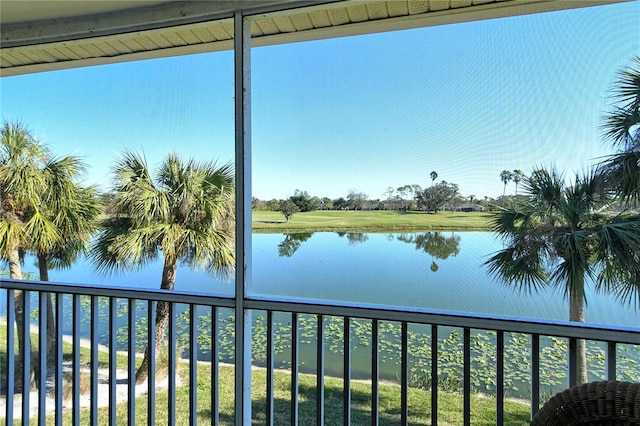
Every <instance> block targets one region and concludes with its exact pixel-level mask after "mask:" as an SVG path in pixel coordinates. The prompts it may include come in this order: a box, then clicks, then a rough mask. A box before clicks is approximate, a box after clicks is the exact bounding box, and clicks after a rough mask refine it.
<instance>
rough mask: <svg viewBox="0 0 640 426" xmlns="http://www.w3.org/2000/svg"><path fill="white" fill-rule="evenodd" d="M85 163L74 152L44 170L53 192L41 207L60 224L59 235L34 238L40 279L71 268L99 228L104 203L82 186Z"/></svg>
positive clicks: (50, 329)
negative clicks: (53, 270) (81, 180)
mask: <svg viewBox="0 0 640 426" xmlns="http://www.w3.org/2000/svg"><path fill="white" fill-rule="evenodd" d="M84 169H85V167H84V164H83V163H82V162H81V161H80V160H79V159H78V158H77V157H72V156H67V157H63V158H61V159H51V160H49V161H47V162H46V163H45V164H44V169H43V172H44V174H45V178H46V181H47V182H48V185H47V186H48V189H49V193H48V196H47V197H46V199H45V200H43V201H45V203H43V204H42V205H41V206H40V207H41V210H42V212H43V214H44V215H46V216H47V217H48V218H49V220H51V222H52V223H53V224H54V225H55V226H56V228H57V230H58V234H57V235H56V236H53V235H50V234H44V235H39V236H36V238H33V239H31V241H30V246H29V248H30V250H31V251H33V252H34V253H35V255H36V257H37V259H38V269H39V272H40V281H49V269H62V268H70V267H71V265H73V263H74V262H75V260H76V259H77V257H78V255H79V254H81V253H82V254H86V250H87V247H88V245H89V239H90V237H91V235H92V234H94V233H95V232H96V231H97V228H98V226H97V225H98V220H97V219H98V216H99V215H100V214H101V213H102V204H101V203H100V202H99V200H98V197H97V190H96V188H95V187H93V186H90V187H82V186H80V185H79V184H78V183H77V179H78V178H79V177H80V176H81V175H82V174H83V173H84ZM52 297H53V295H50V296H49V297H48V298H47V364H48V366H52V365H53V363H54V362H55V335H56V332H55V329H56V323H55V317H54V315H53V302H52Z"/></svg>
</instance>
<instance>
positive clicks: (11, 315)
mask: <svg viewBox="0 0 640 426" xmlns="http://www.w3.org/2000/svg"><path fill="white" fill-rule="evenodd" d="M15 321H16V300H15V290H11V289H10V290H8V291H7V355H8V356H7V401H6V405H5V408H6V410H5V411H6V413H5V414H6V419H7V421H8V422H11V423H9V424H13V394H14V393H15V384H16V371H15V368H16V363H15V356H13V355H14V348H15V344H16V342H15V335H14V328H13V325H14V323H15Z"/></svg>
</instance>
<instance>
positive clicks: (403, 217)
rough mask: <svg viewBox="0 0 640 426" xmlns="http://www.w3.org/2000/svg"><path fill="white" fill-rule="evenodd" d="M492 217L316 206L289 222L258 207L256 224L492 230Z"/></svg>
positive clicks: (258, 227) (284, 228)
mask: <svg viewBox="0 0 640 426" xmlns="http://www.w3.org/2000/svg"><path fill="white" fill-rule="evenodd" d="M490 220H491V213H487V212H438V213H424V212H417V211H410V212H404V211H394V210H365V211H362V210H357V211H353V210H315V211H310V212H304V213H303V212H301V213H296V214H294V215H293V217H292V218H291V219H290V220H289V222H287V221H286V220H285V219H284V216H283V215H282V213H280V212H274V211H254V212H253V216H252V227H253V232H255V233H282V232H289V233H295V232H324V231H327V232H336V231H337V232H386V231H390V232H401V231H411V232H419V231H424V232H429V231H489V230H490Z"/></svg>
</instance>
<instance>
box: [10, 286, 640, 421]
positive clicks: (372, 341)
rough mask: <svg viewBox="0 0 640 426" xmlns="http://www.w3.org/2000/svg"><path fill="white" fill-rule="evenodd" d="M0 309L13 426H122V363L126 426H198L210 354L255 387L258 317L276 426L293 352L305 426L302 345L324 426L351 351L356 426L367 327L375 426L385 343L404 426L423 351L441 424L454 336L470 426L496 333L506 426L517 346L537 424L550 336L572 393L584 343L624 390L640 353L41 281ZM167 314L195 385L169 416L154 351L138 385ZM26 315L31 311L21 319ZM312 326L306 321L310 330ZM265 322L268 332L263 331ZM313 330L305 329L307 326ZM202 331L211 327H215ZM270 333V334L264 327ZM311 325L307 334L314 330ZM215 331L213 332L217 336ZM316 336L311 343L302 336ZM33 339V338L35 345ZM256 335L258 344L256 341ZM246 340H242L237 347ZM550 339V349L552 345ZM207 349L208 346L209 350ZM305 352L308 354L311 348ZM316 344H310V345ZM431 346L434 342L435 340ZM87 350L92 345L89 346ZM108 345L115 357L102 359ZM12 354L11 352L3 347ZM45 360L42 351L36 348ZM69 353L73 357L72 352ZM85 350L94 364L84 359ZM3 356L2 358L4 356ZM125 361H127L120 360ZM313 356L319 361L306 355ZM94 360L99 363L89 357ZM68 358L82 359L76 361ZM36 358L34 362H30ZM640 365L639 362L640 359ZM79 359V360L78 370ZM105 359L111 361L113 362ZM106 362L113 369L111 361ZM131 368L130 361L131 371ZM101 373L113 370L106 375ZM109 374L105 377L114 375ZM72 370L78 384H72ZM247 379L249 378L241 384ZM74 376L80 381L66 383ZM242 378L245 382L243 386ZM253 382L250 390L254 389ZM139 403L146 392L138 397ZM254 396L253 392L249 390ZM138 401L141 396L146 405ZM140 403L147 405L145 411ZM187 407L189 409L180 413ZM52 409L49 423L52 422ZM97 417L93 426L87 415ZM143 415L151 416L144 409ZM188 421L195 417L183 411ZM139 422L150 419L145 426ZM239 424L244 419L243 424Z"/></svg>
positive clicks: (509, 324) (478, 322)
mask: <svg viewBox="0 0 640 426" xmlns="http://www.w3.org/2000/svg"><path fill="white" fill-rule="evenodd" d="M0 284H1V286H0V287H1V290H0V306H3V307H4V309H5V310H4V311H3V312H1V316H2V317H3V319H4V320H5V322H6V325H5V326H4V328H5V329H6V330H5V333H6V336H7V338H6V347H5V348H4V352H5V357H4V359H3V360H2V365H0V382H1V383H0V387H1V392H0V396H1V398H3V399H4V402H5V409H4V412H3V413H0V417H5V419H6V423H7V424H8V425H12V424H14V419H22V424H29V423H30V421H37V423H38V424H44V422H45V419H46V418H47V416H50V417H53V418H54V420H55V424H57V425H62V424H68V423H72V424H87V423H86V420H81V419H85V418H89V424H92V425H93V424H98V419H99V417H100V416H106V417H107V418H108V423H109V424H111V425H115V424H116V422H117V418H118V412H117V410H118V404H117V401H118V399H117V395H116V392H117V384H118V381H119V380H120V381H122V379H121V378H120V379H119V378H118V371H117V370H118V362H119V360H118V358H117V357H118V356H122V355H123V354H124V357H125V358H126V370H127V396H126V398H125V400H124V402H122V403H121V404H120V405H121V406H126V413H127V423H128V424H135V423H136V403H137V401H140V398H143V403H144V405H146V422H147V424H150V425H151V424H156V422H157V415H158V413H162V415H163V418H164V416H165V413H166V417H167V419H168V424H169V425H174V424H184V422H182V421H180V420H183V419H177V412H178V408H179V404H188V410H187V411H188V416H189V421H188V423H189V424H196V422H197V419H198V416H199V413H198V392H195V391H193V392H189V393H188V395H189V397H188V401H186V402H184V401H180V402H178V401H177V398H176V390H177V389H179V388H180V386H189V389H196V388H197V387H198V368H197V367H198V362H197V361H198V359H199V357H202V356H203V347H204V346H206V352H207V354H206V355H207V356H208V358H210V359H211V360H212V361H214V360H221V359H222V360H226V361H228V362H230V363H234V364H235V371H236V373H237V374H239V375H240V376H241V377H242V381H243V382H245V383H246V382H249V383H250V382H251V380H250V377H251V376H250V374H251V368H246V367H244V366H243V365H242V363H241V362H235V359H237V354H236V353H235V352H234V351H235V348H236V346H237V341H236V340H237V339H238V338H239V337H238V336H237V335H235V332H234V330H235V327H236V326H237V324H238V322H240V323H243V324H247V322H246V319H247V317H251V316H252V315H253V322H249V327H248V329H246V330H244V333H243V335H244V336H243V338H245V339H246V338H247V337H249V340H247V342H248V344H246V345H244V346H243V347H244V350H245V351H247V353H246V354H245V356H244V357H243V358H246V359H250V360H253V361H254V363H255V362H257V361H256V357H255V356H254V357H252V354H251V351H252V346H254V350H255V345H252V343H251V342H252V339H251V337H253V341H263V342H264V347H263V348H261V349H260V351H264V353H265V357H264V359H263V360H260V361H259V362H260V365H263V366H264V367H265V369H266V385H265V387H266V400H265V401H264V405H265V409H264V411H265V412H264V417H265V418H266V423H267V424H270V425H272V424H278V420H276V419H275V417H274V401H275V397H274V389H275V387H274V375H275V372H276V371H277V369H278V367H282V366H278V365H276V364H277V363H276V361H275V359H276V356H275V354H276V353H277V352H279V353H281V352H283V351H284V352H286V353H287V358H288V362H287V363H285V366H286V368H287V369H288V371H290V372H291V392H290V407H289V410H288V411H289V414H288V422H290V423H291V424H298V419H299V395H300V390H299V377H300V376H301V374H302V372H301V371H300V367H301V366H302V363H301V361H300V355H299V351H300V348H301V347H302V345H303V344H304V345H307V346H308V345H312V346H315V347H314V348H313V351H314V352H315V357H316V362H315V366H314V367H313V368H312V369H311V371H308V370H309V369H307V372H310V373H312V374H315V377H316V387H315V403H316V407H315V417H316V422H317V424H324V423H325V415H326V412H325V410H326V409H327V405H326V401H325V399H324V394H325V389H324V381H325V377H326V375H327V373H326V354H327V348H326V345H327V341H328V340H329V339H334V340H335V339H337V340H339V341H340V343H341V345H342V349H341V357H342V371H341V373H340V374H339V375H340V376H342V383H343V389H342V391H343V392H342V407H341V411H342V418H343V423H344V424H345V425H348V424H350V423H351V421H352V413H351V406H352V400H351V386H352V376H353V375H352V370H351V369H352V366H353V363H354V360H353V359H352V357H353V354H354V347H355V346H357V345H355V344H354V342H353V339H354V334H353V330H354V329H355V327H357V326H358V325H360V326H361V325H362V323H363V322H364V323H366V328H364V330H366V333H365V334H366V339H367V342H368V343H369V344H368V346H367V348H370V351H371V352H370V378H371V388H370V412H371V424H374V425H375V424H378V421H379V418H378V412H379V408H380V407H379V391H380V374H381V369H380V368H381V365H382V364H381V362H382V360H381V357H382V356H384V354H385V352H384V348H385V347H386V346H385V344H387V343H388V342H386V340H388V339H399V342H398V344H399V345H398V348H399V349H398V353H397V354H395V353H394V354H395V355H393V356H394V357H395V356H397V359H396V362H397V363H398V365H399V366H400V374H399V377H398V384H399V389H400V407H399V408H400V411H399V413H400V414H399V421H400V423H401V424H408V419H409V411H410V406H409V398H408V393H409V389H410V387H411V383H410V382H411V380H412V378H411V372H410V364H411V362H416V359H415V358H416V357H417V355H415V351H416V350H417V349H420V350H422V351H423V352H422V353H424V351H427V352H428V353H429V354H430V356H429V357H428V358H429V359H421V360H420V362H424V363H425V364H426V365H428V366H429V367H430V373H429V374H428V375H427V377H424V379H425V381H424V383H428V384H429V389H428V390H429V391H430V399H431V401H430V413H424V414H425V416H430V417H431V424H433V425H435V424H437V423H438V413H439V409H438V395H439V392H441V391H440V389H439V383H440V382H441V379H442V378H441V377H439V376H438V371H439V369H440V370H442V368H441V367H442V363H443V362H444V361H443V360H442V359H439V358H441V357H442V355H439V354H442V353H443V352H442V351H443V350H444V348H442V345H443V339H441V338H438V336H439V333H441V332H442V331H443V330H450V328H451V327H453V328H455V329H460V330H461V333H460V334H461V336H462V337H461V341H460V344H461V346H462V350H461V358H462V361H461V378H460V381H461V390H462V392H461V393H462V399H463V419H464V424H470V421H471V397H472V395H473V393H474V392H475V391H476V389H474V387H473V386H472V377H473V368H474V362H475V360H474V357H475V354H476V352H477V351H476V350H475V348H474V347H473V346H472V344H473V342H476V340H474V339H475V338H476V335H477V333H480V332H483V331H488V332H489V333H491V336H492V337H491V339H493V341H492V345H493V346H492V351H494V352H495V364H492V366H491V368H492V369H494V370H495V371H494V372H493V373H492V377H493V379H492V380H495V383H494V384H493V385H495V386H494V389H495V395H494V396H495V401H496V424H499V425H501V424H504V422H505V417H504V401H505V397H506V394H505V383H506V382H505V375H508V374H509V370H508V368H506V365H507V364H508V363H507V362H506V360H505V345H506V341H505V338H506V339H509V337H510V335H511V333H517V334H524V335H527V336H528V337H527V340H528V342H529V347H530V356H529V361H530V369H529V372H528V374H529V376H530V380H529V383H527V385H528V386H530V389H529V390H530V396H529V401H530V405H531V410H530V412H531V416H533V414H535V412H537V410H538V407H539V406H540V402H541V400H540V390H541V379H540V373H541V354H542V353H543V347H544V343H541V341H543V340H544V339H546V338H547V337H546V336H554V337H559V338H566V339H568V341H569V344H568V346H567V348H568V355H567V359H568V362H567V364H566V368H567V369H568V382H567V383H566V385H567V386H568V385H569V384H571V383H572V382H574V378H575V366H573V359H575V347H576V345H575V344H572V342H575V340H576V339H586V340H589V341H597V342H604V345H605V358H606V368H605V376H606V377H602V379H605V378H606V379H615V378H616V375H617V374H618V371H619V370H620V367H621V366H619V365H617V360H618V359H619V358H620V357H619V356H618V355H617V352H618V351H617V349H618V347H619V346H620V345H621V344H630V345H640V328H635V327H616V326H603V325H594V324H576V323H569V322H563V321H543V320H530V319H521V318H510V317H499V316H490V315H477V314H464V313H456V312H441V311H427V310H417V309H412V310H410V309H385V308H380V307H362V306H348V305H344V306H341V305H337V304H315V303H300V302H291V301H274V300H255V299H245V300H244V303H243V304H244V310H245V311H244V312H237V310H236V308H235V306H236V304H235V300H234V299H231V298H222V297H212V296H209V295H206V296H205V295H195V294H180V293H172V292H165V291H153V290H147V291H140V290H135V289H120V288H100V287H92V286H83V285H67V284H55V283H46V284H45V283H40V282H30V281H13V280H2V281H0ZM17 294H21V296H22V297H23V300H24V302H23V304H20V303H18V304H16V302H15V296H16V295H17ZM50 296H53V298H54V301H55V303H54V304H53V309H54V318H55V319H56V324H57V325H58V326H57V327H56V339H55V340H54V342H55V343H54V345H55V363H54V364H53V365H52V366H50V367H49V368H48V367H47V349H49V348H48V345H50V343H48V342H47V338H46V333H44V332H43V333H40V330H46V329H47V315H46V314H45V313H46V310H47V309H48V307H47V297H50ZM165 302H166V303H168V304H169V307H170V309H171V314H170V323H169V327H168V332H167V357H168V359H167V365H168V366H175V365H176V361H177V357H180V356H184V357H186V358H188V359H189V361H190V362H189V363H188V373H187V376H188V381H187V383H185V384H182V385H181V384H179V383H177V382H176V375H175V374H168V377H167V384H166V392H167V405H166V406H165V407H159V406H158V404H157V397H156V385H157V383H156V370H157V368H158V367H157V365H156V362H155V358H156V354H155V348H154V345H151V348H150V362H149V365H148V372H149V376H148V377H149V379H148V380H147V383H146V385H143V386H144V387H145V389H146V396H144V397H141V396H139V395H138V394H136V391H137V388H136V385H135V380H129V379H130V378H131V379H133V378H134V377H135V371H136V356H131V355H132V354H135V353H136V352H138V353H139V352H140V350H141V348H142V347H144V346H146V342H153V341H154V340H155V334H154V333H155V328H154V327H147V326H146V325H147V324H153V323H154V312H155V308H156V305H157V304H158V303H165ZM22 306H24V307H25V309H22ZM17 315H19V316H21V319H22V321H23V322H24V323H25V324H29V325H30V327H25V329H24V331H23V335H22V336H17V335H16V332H15V331H14V322H15V320H16V316H17ZM278 316H279V317H282V316H284V317H285V320H284V322H286V323H287V324H290V326H287V327H286V328H283V327H282V326H281V323H282V320H280V322H278V320H277V319H276V317H278ZM303 317H304V318H303ZM258 318H259V321H258ZM303 319H304V321H303ZM203 321H205V322H206V321H209V322H207V323H206V324H205V323H204V322H203ZM258 322H260V323H261V324H263V327H257V326H256V324H257V323H258ZM389 323H392V324H394V326H393V327H395V328H393V330H395V332H396V334H395V335H394V336H390V335H389V333H388V330H389V327H386V328H385V330H387V332H383V331H382V328H383V327H382V326H383V325H388V324H389ZM203 324H205V325H207V324H211V325H212V326H208V325H207V327H203V326H202V325H203ZM303 324H304V325H303ZM213 325H214V326H213ZM304 327H306V331H305V330H302V328H304ZM412 327H423V328H426V329H427V330H429V331H430V335H431V338H430V339H429V341H428V343H427V346H428V350H427V349H425V348H418V347H417V345H419V344H418V343H415V339H413V337H414V334H413V332H412V331H411V328H412ZM276 329H278V333H286V334H288V336H289V337H287V339H289V340H288V341H290V344H289V345H286V347H283V346H282V345H280V347H277V346H278V344H279V343H278V342H279V341H281V340H282V339H281V337H282V336H279V338H278V339H276V338H275V337H276V336H275V333H276ZM309 330H314V331H313V333H315V336H317V337H316V339H315V340H314V341H313V342H309V341H306V340H305V339H301V333H307V332H308V331H309ZM30 333H31V334H30ZM252 334H253V336H252ZM30 335H33V338H34V340H35V341H37V346H38V348H37V350H35V351H32V348H31V347H30V346H31V338H29V336H30ZM18 339H22V340H23V341H24V351H23V354H20V357H18V356H17V355H18V354H17V353H16V351H15V346H16V343H17V340H18ZM234 339H236V340H234ZM541 339H542V340H541ZM66 340H70V343H71V349H65V348H63V346H64V342H65V341H66ZM201 340H204V341H206V342H208V343H207V344H206V345H205V344H203V343H201V342H200V341H201ZM303 340H305V342H303ZM307 340H308V339H307ZM181 341H184V348H183V349H184V350H180V348H181V345H180V343H179V342H181ZM425 341H426V340H425ZM85 342H88V343H85ZM100 344H103V345H104V347H103V348H101V347H100ZM0 345H1V344H0ZM34 348H35V345H34ZM67 348H68V347H67ZM83 348H85V352H84V353H83V352H82V349H83ZM2 349H3V348H2V347H1V346H0V353H2ZM118 349H120V350H122V351H123V354H120V355H119V352H118ZM307 349H309V348H308V347H307ZM86 351H88V353H87V352H86ZM69 352H71V353H70V354H69ZM28 353H33V355H31V356H25V355H24V354H28ZM636 353H638V352H637V351H636ZM69 355H70V359H69ZM105 355H106V356H107V357H108V360H106V361H105V360H104V357H105ZM101 356H102V361H100V359H101V358H100V357H101ZM122 363H123V361H120V364H122ZM101 365H102V367H100V366H101ZM105 365H106V367H104V366H105ZM99 368H103V369H104V368H106V369H108V400H109V404H108V407H106V408H105V409H106V412H103V411H99V408H100V407H99V405H98V400H99V393H101V392H104V391H101V390H99ZM66 370H68V372H66ZM238 370H239V372H238ZM65 374H66V375H68V376H69V378H66V377H64V375H65ZM83 374H84V375H85V376H86V375H88V382H89V386H88V390H86V386H85V387H84V389H85V390H82V389H83V387H82V386H81V377H82V375H83ZM219 375H220V365H219V363H218V362H212V363H211V372H210V377H207V380H204V381H205V382H207V381H210V383H211V385H210V386H211V387H210V394H211V401H210V407H209V410H210V418H211V424H228V422H226V421H222V420H220V416H219V413H220V410H219V407H220V403H221V401H220V398H221V393H220V392H219V387H218V385H219V377H220V376H219ZM34 376H35V379H36V380H35V387H36V394H35V395H37V396H36V397H33V396H32V393H31V392H29V387H28V386H23V387H22V389H18V388H17V387H16V383H30V382H31V381H32V377H34ZM236 377H237V376H236ZM247 379H248V380H247ZM65 381H68V382H70V388H71V392H70V393H71V400H70V402H65V396H64V395H63V393H64V390H63V387H64V386H63V383H64V382H65ZM138 391H139V389H138ZM245 391H246V390H245ZM83 392H88V396H89V398H88V400H89V401H90V403H89V405H88V407H86V408H85V406H83V403H82V400H81V399H82V398H83V397H84V396H85V395H83ZM137 395H138V396H137ZM136 396H137V398H138V399H136ZM20 400H21V405H20V408H19V409H14V405H15V404H16V403H17V402H19V401H20ZM177 404H178V405H177ZM47 407H48V408H49V411H47ZM83 410H86V412H88V415H87V417H83V415H84V414H83V413H85V411H83ZM138 411H140V410H139V409H138ZM183 411H184V410H183ZM138 420H139V419H138ZM235 422H236V424H237V423H238V421H237V414H236V421H235Z"/></svg>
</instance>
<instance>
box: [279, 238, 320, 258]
mask: <svg viewBox="0 0 640 426" xmlns="http://www.w3.org/2000/svg"><path fill="white" fill-rule="evenodd" d="M312 235H313V232H300V233H295V234H284V240H282V242H281V243H280V244H278V255H279V256H280V257H291V256H293V254H294V253H295V252H296V251H298V249H299V248H300V246H301V245H302V243H304V242H305V241H307V240H308V239H309V238H311V236H312Z"/></svg>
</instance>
